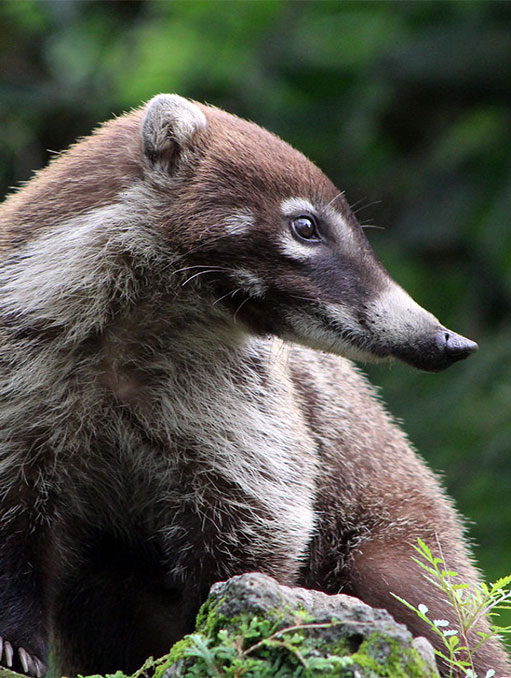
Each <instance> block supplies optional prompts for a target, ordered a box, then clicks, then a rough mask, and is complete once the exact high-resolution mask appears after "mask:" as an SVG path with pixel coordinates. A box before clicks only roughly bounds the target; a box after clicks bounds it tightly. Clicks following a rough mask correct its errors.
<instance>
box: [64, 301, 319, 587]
mask: <svg viewBox="0 0 511 678" xmlns="http://www.w3.org/2000/svg"><path fill="white" fill-rule="evenodd" d="M141 315H142V317H143V313H142V314H141ZM142 325H143V329H140V327H139V328H138V329H137V330H135V329H134V327H133V324H132V323H131V322H129V323H126V322H124V321H123V322H122V323H121V324H119V325H116V324H114V325H113V326H112V328H111V329H110V330H109V331H108V332H106V333H105V335H104V336H103V337H102V340H101V348H100V349H98V350H97V351H96V355H97V356H98V360H97V363H96V367H95V373H96V376H95V380H94V384H93V385H92V384H91V383H90V381H88V382H87V383H86V384H85V385H84V386H83V388H84V389H85V390H86V391H87V394H88V395H87V396H85V395H84V396H83V397H81V396H80V395H79V394H77V401H79V402H81V406H82V407H83V406H84V404H85V403H86V407H87V409H88V412H83V413H82V415H81V418H82V419H86V420H87V426H88V430H87V432H85V433H81V432H80V430H78V431H77V434H76V438H77V441H76V442H75V443H74V444H73V446H72V453H71V454H72V456H73V458H72V459H69V460H68V461H67V462H66V463H65V469H66V471H65V473H64V474H62V477H60V478H58V479H57V482H58V484H59V485H60V488H61V489H60V494H61V496H65V497H66V499H65V501H66V504H67V507H68V508H67V509H66V512H67V514H68V517H69V514H73V515H74V518H76V519H79V520H81V521H83V523H84V524H90V525H95V526H96V527H97V526H98V525H102V526H103V528H104V530H106V531H109V532H111V533H113V534H118V535H122V534H125V535H130V534H133V533H134V532H139V533H140V534H143V535H144V537H143V538H144V539H149V540H153V541H158V540H161V542H162V543H165V544H166V545H167V546H166V548H167V549H171V550H172V560H173V562H174V563H181V564H179V565H175V569H176V570H179V571H181V570H184V569H185V567H184V565H183V563H184V562H185V561H187V560H188V561H189V560H190V558H191V553H195V554H196V556H197V558H204V550H205V545H208V544H209V546H207V547H206V548H209V549H210V550H211V552H212V553H213V552H215V553H218V551H223V553H224V557H223V560H224V565H225V569H224V570H223V572H224V575H228V574H230V573H233V572H235V571H237V570H238V569H239V563H240V562H245V563H246V562H247V558H248V561H249V562H250V560H251V559H252V556H251V555H250V554H253V553H256V554H257V553H260V552H272V553H275V554H276V556H275V557H276V559H277V560H278V561H279V568H281V567H282V560H283V559H284V560H285V561H286V562H288V563H289V566H288V567H289V571H290V573H291V572H292V571H294V569H295V567H291V566H290V564H291V563H295V562H296V561H297V559H299V558H300V556H301V555H303V553H304V552H305V550H306V547H307V544H308V543H309V540H310V536H311V534H312V530H313V524H314V509H313V502H314V488H315V478H316V473H317V454H316V450H315V444H314V442H313V440H312V438H311V436H310V432H309V431H308V429H307V422H306V421H305V420H304V419H303V417H302V414H301V410H300V403H299V401H298V398H297V393H296V391H295V388H294V386H293V384H292V381H291V379H290V375H289V373H288V370H287V367H286V362H287V360H288V358H287V352H288V348H287V347H285V346H284V345H283V344H282V342H280V341H278V340H276V339H274V340H265V339H254V338H252V339H247V338H245V337H242V336H238V335H234V337H232V338H231V340H230V341H229V343H228V344H226V345H224V346H222V347H218V345H216V347H215V344H214V342H212V338H211V336H210V333H208V332H206V333H204V331H201V330H199V329H197V328H190V327H188V329H187V330H186V331H184V330H183V329H182V328H181V327H180V323H179V321H178V320H177V319H174V320H172V321H171V322H170V323H168V322H162V323H161V327H160V329H159V332H157V330H156V329H155V328H152V327H148V326H147V325H145V324H144V323H142ZM126 333H128V334H129V336H130V339H129V340H127V338H126V337H125V336H123V335H124V334H126ZM155 337H157V340H156V338H155ZM121 346H122V348H121ZM78 391H79V389H78ZM91 393H94V395H92V396H91ZM62 454H67V452H66V451H65V450H63V451H62ZM225 554H229V560H230V561H231V562H230V564H229V565H227V563H226V562H225V561H226V557H225ZM181 561H182V562H181ZM252 561H253V565H254V567H256V562H257V558H256V559H255V560H254V559H252ZM236 563H238V565H237V564H236ZM245 566H246V565H245ZM259 567H261V565H260V564H259ZM267 569H268V571H269V572H272V571H274V570H273V568H272V566H271V563H268V568H267ZM291 579H292V577H291V574H290V581H291Z"/></svg>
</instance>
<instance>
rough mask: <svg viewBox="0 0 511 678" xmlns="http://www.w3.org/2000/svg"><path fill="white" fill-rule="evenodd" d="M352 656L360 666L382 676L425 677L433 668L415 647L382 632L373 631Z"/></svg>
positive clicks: (383, 677)
mask: <svg viewBox="0 0 511 678" xmlns="http://www.w3.org/2000/svg"><path fill="white" fill-rule="evenodd" d="M352 658H353V660H354V661H355V662H356V664H357V665H358V666H360V667H361V668H362V667H363V668H365V669H368V670H369V671H372V672H373V673H374V675H375V676H381V677H382V678H424V676H430V675H431V669H429V667H428V666H427V665H426V664H425V662H424V661H423V659H421V657H420V656H419V654H418V652H417V651H416V650H415V649H414V648H412V647H406V646H404V645H402V644H401V643H398V642H397V641H395V640H394V639H393V638H389V637H388V636H385V635H384V634H381V633H373V634H371V635H370V636H369V637H368V638H366V639H365V640H364V641H363V642H362V644H361V645H360V648H359V649H358V650H357V652H356V653H355V654H353V655H352Z"/></svg>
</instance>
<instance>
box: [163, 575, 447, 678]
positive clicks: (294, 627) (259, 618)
mask: <svg viewBox="0 0 511 678" xmlns="http://www.w3.org/2000/svg"><path fill="white" fill-rule="evenodd" d="M428 646H429V643H428V642H427V641H426V640H425V639H415V641H414V639H413V638H412V636H411V634H410V633H409V631H408V630H407V629H406V627H405V626H403V625H402V624H398V623H397V622H395V621H394V619H393V618H392V617H391V616H390V614H389V613H388V612H386V611H385V610H377V609H374V608H371V607H369V606H368V605H366V604H365V603H363V602H361V601H360V600H358V599H357V598H353V597H351V596H346V595H341V594H340V595H335V596H328V595H326V594H324V593H320V592H318V591H311V590H307V589H301V588H291V587H287V586H282V585H279V584H278V583H277V582H276V581H275V580H274V579H271V578H270V577H267V576H266V575H263V574H258V573H251V574H244V575H240V576H237V577H233V578H232V579H229V580H228V581H226V582H221V583H217V584H215V585H214V586H213V587H212V588H211V591H210V596H209V598H208V600H207V601H206V603H205V604H204V606H203V608H202V610H201V612H200V614H199V616H198V618H197V627H196V632H195V633H193V634H191V635H190V636H187V637H186V638H184V639H183V640H182V641H180V642H179V643H177V644H176V645H175V646H174V648H173V649H172V651H171V655H170V658H171V662H172V665H171V666H170V668H169V669H168V670H167V671H166V673H165V678H186V677H191V676H193V677H194V678H200V677H202V676H204V677H206V676H226V677H230V676H232V677H233V678H236V677H237V676H243V677H246V678H249V677H250V678H256V677H257V678H270V677H271V678H273V677H278V678H288V677H289V678H291V677H302V676H303V677H304V678H315V677H316V676H318V677H319V676H326V677H328V676H332V677H334V676H335V677H336V678H344V677H346V678H348V677H350V678H377V677H378V676H387V677H389V676H392V678H422V677H423V678H434V677H437V676H438V675H439V674H438V671H437V669H436V665H435V662H434V658H433V650H432V648H431V646H429V648H430V649H431V652H429V651H428Z"/></svg>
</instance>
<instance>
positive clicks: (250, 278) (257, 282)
mask: <svg viewBox="0 0 511 678" xmlns="http://www.w3.org/2000/svg"><path fill="white" fill-rule="evenodd" d="M233 278H234V282H235V284H236V285H239V286H240V287H241V288H242V289H243V290H244V291H245V292H247V294H249V295H250V296H251V297H256V298H259V299H260V298H261V297H264V295H265V294H266V292H267V291H268V286H267V285H266V283H265V282H264V280H262V279H261V278H259V277H258V276H257V275H256V274H255V273H252V271H248V270H246V269H244V268H240V269H237V270H236V271H234V274H233Z"/></svg>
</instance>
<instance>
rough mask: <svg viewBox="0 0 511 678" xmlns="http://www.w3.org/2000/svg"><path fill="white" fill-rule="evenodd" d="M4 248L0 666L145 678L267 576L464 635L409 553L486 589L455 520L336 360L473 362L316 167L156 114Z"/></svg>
mask: <svg viewBox="0 0 511 678" xmlns="http://www.w3.org/2000/svg"><path fill="white" fill-rule="evenodd" d="M0 252H1V256H2V258H1V263H0V281H1V292H0V321H1V328H0V342H1V349H0V398H1V402H2V409H1V411H0V476H1V484H0V487H1V488H2V490H1V494H0V510H1V521H0V637H1V638H2V640H3V655H0V656H2V658H1V659H0V661H2V662H3V663H4V664H6V665H8V666H11V665H13V666H14V667H15V668H17V669H18V670H22V671H24V672H25V673H27V674H32V675H37V676H41V675H42V674H43V673H44V672H45V664H46V661H47V651H48V644H49V642H51V643H52V644H53V645H54V646H55V648H56V656H57V659H58V668H59V671H60V672H61V673H64V674H66V675H74V674H77V673H81V674H90V673H107V672H110V673H111V672H114V671H115V670H117V669H123V670H125V671H133V670H135V669H136V668H137V667H138V666H140V665H141V664H142V663H143V661H144V660H145V658H146V657H147V656H149V655H153V656H156V655H161V654H164V653H165V652H167V651H168V649H169V647H170V646H171V644H172V643H174V642H175V641H176V640H178V639H179V638H180V637H182V635H184V634H185V633H187V632H189V631H190V630H191V629H192V628H193V622H194V617H195V614H196V612H197V610H198V607H199V605H200V604H201V602H202V601H203V600H204V598H205V596H206V595H207V591H208V589H209V587H210V585H211V584H212V583H213V582H215V581H217V580H221V579H225V578H227V577H229V576H232V575H234V574H239V573H241V572H246V571H253V570H258V571H261V572H265V573H267V574H269V575H272V576H274V577H276V578H277V579H278V580H279V581H281V582H282V583H286V584H300V585H306V586H309V587H314V588H317V589H320V590H323V591H326V592H328V593H334V592H337V591H338V590H339V589H340V588H343V590H344V591H345V592H347V593H352V594H354V595H357V596H359V597H360V598H362V599H363V600H365V601H366V602H368V603H370V604H372V605H376V606H383V607H386V608H388V609H389V610H390V611H391V612H392V613H393V614H394V615H395V617H396V618H397V619H398V620H400V621H403V622H405V623H407V624H408V626H409V627H410V629H411V630H412V632H414V633H415V634H423V635H428V630H427V628H425V627H424V626H423V625H422V624H421V622H420V620H418V619H417V618H415V617H414V616H413V615H410V614H409V613H408V611H407V610H406V609H404V608H403V607H402V606H400V605H399V604H398V603H396V602H395V600H394V599H393V598H392V597H391V595H390V592H394V593H396V594H398V595H400V596H402V597H404V598H406V599H407V600H409V601H410V602H412V603H424V604H426V605H428V607H429V609H430V610H431V614H432V615H434V616H435V617H437V618H445V619H452V613H451V612H450V611H449V609H448V608H447V606H446V604H445V602H444V601H443V600H442V599H441V597H439V596H438V595H437V593H436V592H435V590H431V587H428V585H427V583H425V581H424V579H423V578H422V576H421V574H420V572H419V571H418V570H414V569H413V567H412V564H411V560H410V555H411V550H412V549H411V544H413V543H415V542H416V539H417V537H419V536H420V537H422V538H423V539H424V540H426V541H429V542H430V543H435V541H436V539H437V537H438V540H439V543H440V545H441V547H442V550H443V553H444V557H445V559H446V562H447V563H449V566H450V567H452V568H453V569H455V570H457V571H458V572H459V573H460V574H461V575H462V576H463V577H464V578H465V579H466V580H467V581H469V582H476V581H477V574H476V572H475V570H474V568H473V566H472V564H471V561H470V557H469V556H468V555H467V547H466V544H465V541H464V537H463V534H462V531H463V530H462V527H461V522H460V520H459V518H458V516H457V515H456V513H455V511H454V510H453V508H452V506H451V503H450V501H449V500H448V499H447V498H446V496H445V494H444V492H443V490H442V489H441V488H440V487H439V486H438V483H437V481H436V479H435V478H434V476H433V475H432V474H431V472H430V471H429V470H428V469H427V468H426V467H425V465H424V464H423V462H422V461H421V460H420V459H419V458H418V457H417V456H416V455H415V454H414V452H413V451H412V450H411V449H410V446H409V444H408V442H407V441H406V439H405V437H404V435H403V433H402V432H401V431H400V429H399V428H398V427H397V426H396V425H395V424H394V422H393V421H392V420H391V418H390V417H389V416H388V415H387V414H386V412H385V411H384V409H383V407H382V405H381V404H380V402H379V401H378V399H377V398H376V397H375V395H374V393H373V391H372V389H371V387H370V386H369V385H368V384H367V382H366V380H365V379H364V378H363V377H362V376H361V375H360V374H359V373H358V372H357V370H356V369H355V368H354V366H353V365H352V363H351V362H349V360H347V359H346V358H354V359H361V360H381V359H389V358H393V357H395V358H399V359H401V360H404V361H406V362H408V363H410V364H411V365H413V366H415V367H418V368H421V369H426V370H440V369H443V368H445V367H447V366H449V365H450V364H451V363H453V362H455V361H456V360H459V359H462V358H466V357H467V356H468V355H469V354H470V353H472V352H473V351H474V350H475V349H476V348H477V346H476V345H475V344H474V343H473V342H471V341H469V340H468V339H465V338H463V337H461V336H459V335H457V334H455V333H453V332H451V331H450V330H447V329H445V328H444V327H442V326H441V325H440V324H439V322H438V321H437V320H436V319H435V318H434V317H433V316H432V315H431V314H429V313H428V312H427V311H425V310H424V309H422V308H421V307H420V306H418V305H417V304H416V303H415V302H414V301H413V300H412V299H411V298H410V297H409V296H408V295H407V294H406V292H404V291H403V290H402V289H401V288H400V287H399V286H398V285H397V284H396V283H395V282H394V281H392V279H391V278H390V277H389V276H388V274H387V273H386V271H385V270H384V269H383V267H382V265H381V264H380V263H379V262H378V260H377V259H376V257H375V255H374V254H373V253H372V251H371V249H370V247H369V244H368V243H367V241H366V239H365V237H364V235H363V233H362V230H361V228H360V226H359V225H358V223H357V222H356V220H355V218H354V216H353V214H352V213H351V212H350V209H349V207H348V204H347V202H346V200H345V199H344V197H343V195H342V193H339V191H338V190H337V189H336V188H335V187H334V186H333V185H332V184H331V183H330V181H329V180H328V179H327V178H326V177H325V176H324V175H323V174H322V173H321V172H320V170H319V169H318V168H317V167H315V166H314V165H313V164H311V163H310V162H309V161H308V160H307V159H306V158H305V157H304V156H303V155H301V154H300V153H298V152H297V151H295V150H294V149H292V148H291V147H289V146H288V145H287V144H285V143H284V142H282V141H281V140H280V139H278V138H277V137H275V136H273V135H272V134H270V133H269V132H266V131H265V130H263V129H261V128H260V127H258V126H257V125H254V124H252V123H248V122H246V121H243V120H240V119H239V118H236V117H235V116H232V115H229V114H228V113H225V112H223V111H220V110H218V109H216V108H214V107H211V106H203V105H200V104H196V103H193V102H190V101H187V100H185V99H183V98H181V97H179V96H176V95H159V96H157V97H155V98H153V99H152V100H151V101H150V102H149V104H147V106H145V107H143V108H141V109H139V110H136V111H133V112H132V113H129V114H128V115H126V116H124V117H121V118H118V119H116V120H113V121H110V122H108V123H106V124H105V125H104V126H103V127H101V128H99V129H98V130H97V131H96V132H95V133H94V134H93V135H92V136H91V137H89V138H87V139H84V140H83V141H81V142H79V143H78V144H76V145H75V146H73V147H72V148H71V149H70V150H68V151H67V152H65V153H64V154H62V156H60V157H59V158H58V159H56V160H55V161H53V162H52V163H51V164H50V166H49V167H48V168H46V169H44V170H42V171H41V172H39V173H38V174H37V176H36V177H35V178H34V179H33V180H32V181H31V182H30V183H28V184H27V185H26V186H25V187H23V188H22V189H21V190H19V191H18V192H17V193H15V194H14V195H12V196H11V197H10V198H8V200H7V201H6V202H5V203H4V205H3V207H2V209H1V210H0ZM452 621H453V623H454V621H455V620H452ZM485 628H486V626H485V625H484V623H481V626H480V627H479V630H481V629H485ZM475 631H476V630H474V633H475ZM430 639H431V640H432V642H436V639H435V638H430ZM470 642H475V636H474V638H473V639H471V641H470ZM484 647H485V649H484V650H481V653H480V654H479V659H478V660H477V662H476V669H477V671H478V672H479V673H480V674H481V675H482V673H483V672H484V670H485V669H487V668H495V669H496V670H497V671H498V672H499V671H500V674H499V675H502V674H503V672H505V671H507V670H508V664H507V660H506V658H505V654H504V652H503V650H502V649H501V648H500V646H499V645H498V643H497V642H496V641H490V642H488V643H487V644H485V646H484Z"/></svg>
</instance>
